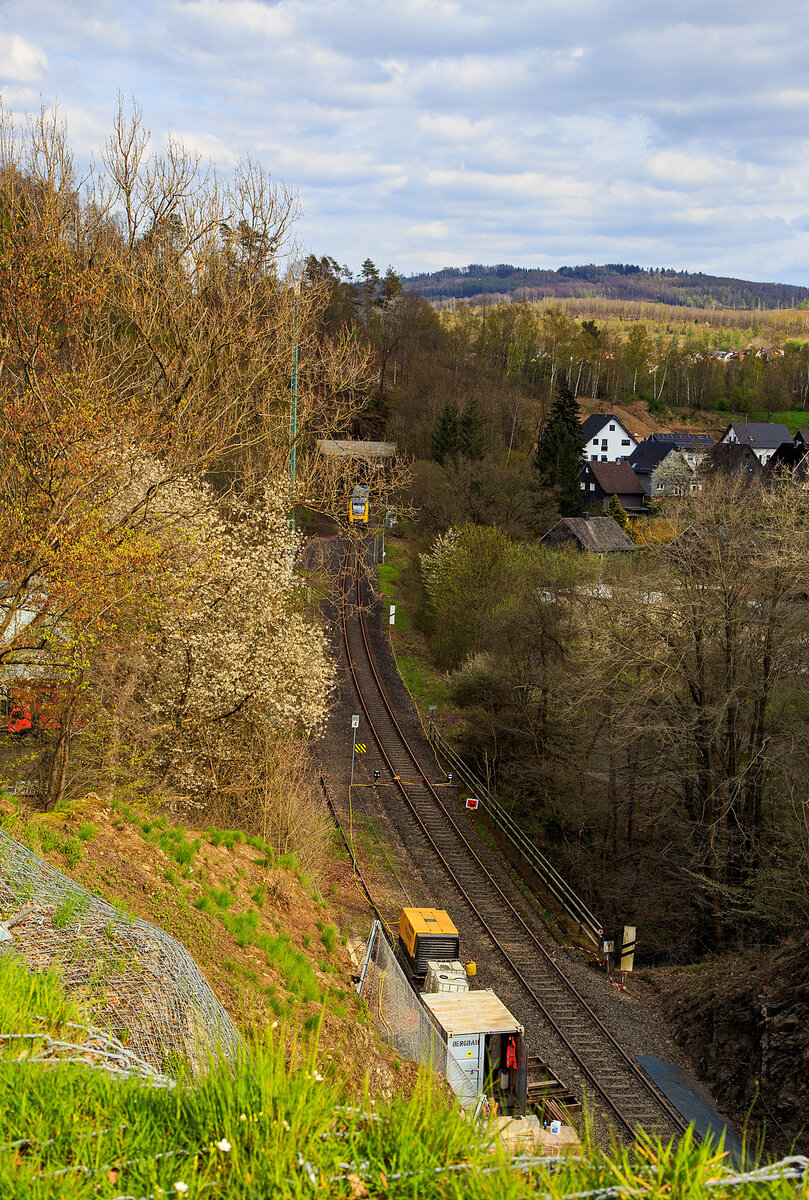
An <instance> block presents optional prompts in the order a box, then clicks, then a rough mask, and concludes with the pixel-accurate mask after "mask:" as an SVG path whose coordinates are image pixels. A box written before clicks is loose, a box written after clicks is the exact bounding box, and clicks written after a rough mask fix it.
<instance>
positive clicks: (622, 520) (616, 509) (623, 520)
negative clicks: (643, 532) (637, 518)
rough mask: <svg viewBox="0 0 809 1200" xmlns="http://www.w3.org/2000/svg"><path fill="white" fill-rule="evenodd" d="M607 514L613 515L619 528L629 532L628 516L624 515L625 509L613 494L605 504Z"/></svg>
mask: <svg viewBox="0 0 809 1200" xmlns="http://www.w3.org/2000/svg"><path fill="white" fill-rule="evenodd" d="M607 516H608V517H613V518H614V519H615V520H616V521H617V522H618V524H619V525H620V526H621V528H622V529H623V530H624V531H625V532H626V533H629V517H628V516H627V515H626V510H625V509H624V506H623V505H622V504H621V501H620V500H619V499H618V497H617V496H613V497H612V499H611V500H610V502H609V505H608V506H607Z"/></svg>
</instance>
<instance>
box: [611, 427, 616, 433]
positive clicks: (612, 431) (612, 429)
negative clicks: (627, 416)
mask: <svg viewBox="0 0 809 1200" xmlns="http://www.w3.org/2000/svg"><path fill="white" fill-rule="evenodd" d="M610 433H615V426H614V425H610Z"/></svg>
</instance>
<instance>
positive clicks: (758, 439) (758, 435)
mask: <svg viewBox="0 0 809 1200" xmlns="http://www.w3.org/2000/svg"><path fill="white" fill-rule="evenodd" d="M731 429H732V430H733V432H734V433H735V434H736V439H737V441H739V442H742V443H744V444H745V445H747V446H755V447H757V449H759V450H777V449H778V447H779V446H780V445H781V444H782V443H783V442H791V441H792V434H791V433H790V432H789V430H788V429H787V427H786V425H781V424H779V423H778V422H773V421H751V422H750V423H749V424H741V423H739V422H736V421H731V423H730V425H728V427H727V429H726V430H725V432H724V433H723V434H722V440H723V441H724V439H725V438H726V437H727V435H728V434H729V433H730V431H731Z"/></svg>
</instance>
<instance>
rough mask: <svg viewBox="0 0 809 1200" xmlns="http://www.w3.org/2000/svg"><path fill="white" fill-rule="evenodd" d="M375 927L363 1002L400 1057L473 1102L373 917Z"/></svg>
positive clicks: (463, 1075) (470, 1089)
mask: <svg viewBox="0 0 809 1200" xmlns="http://www.w3.org/2000/svg"><path fill="white" fill-rule="evenodd" d="M374 927H375V930H376V933H375V935H374V936H372V937H371V938H369V940H368V948H366V971H365V975H364V978H363V981H362V988H361V991H360V995H361V996H362V998H363V1000H365V1002H366V1004H367V1005H368V1009H369V1011H370V1013H371V1018H372V1020H373V1022H374V1028H375V1029H376V1032H377V1033H378V1034H379V1036H380V1037H381V1038H382V1039H383V1041H386V1042H387V1043H388V1045H390V1046H393V1047H394V1049H395V1050H398V1052H399V1054H401V1055H402V1057H403V1058H409V1059H410V1061H411V1062H415V1063H422V1064H423V1065H424V1066H431V1067H432V1069H433V1070H434V1071H437V1072H438V1073H439V1074H440V1075H443V1076H444V1077H445V1079H447V1081H448V1082H449V1084H450V1086H451V1087H452V1089H453V1091H454V1092H455V1093H456V1095H457V1096H458V1097H459V1098H460V1100H461V1103H462V1104H465V1105H466V1106H467V1107H469V1106H472V1105H474V1104H475V1103H476V1101H477V1099H478V1092H477V1089H476V1088H475V1087H474V1086H473V1085H472V1084H471V1083H470V1080H469V1078H468V1076H467V1074H466V1072H465V1071H464V1069H463V1067H462V1066H461V1064H460V1063H459V1062H458V1061H457V1060H456V1059H455V1058H454V1056H453V1055H452V1054H451V1052H450V1051H449V1049H448V1048H447V1044H446V1042H445V1041H444V1039H443V1038H442V1037H441V1034H440V1033H439V1032H438V1030H437V1029H436V1027H435V1025H434V1024H433V1022H432V1021H431V1020H430V1017H429V1016H428V1015H427V1011H426V1009H425V1008H424V1005H423V1004H422V1003H421V1001H420V1000H419V998H418V996H417V995H416V993H415V992H414V991H413V988H412V987H411V985H410V983H409V982H408V979H407V976H406V975H405V973H404V971H403V970H402V968H401V966H400V965H399V962H398V961H397V958H396V953H395V951H394V949H393V947H392V946H391V945H390V944H389V942H388V941H387V940H386V939H385V937H384V936H383V934H382V932H381V926H380V924H379V922H378V921H377V922H375V923H374ZM372 933H373V930H372Z"/></svg>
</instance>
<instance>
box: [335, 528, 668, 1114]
mask: <svg viewBox="0 0 809 1200" xmlns="http://www.w3.org/2000/svg"><path fill="white" fill-rule="evenodd" d="M350 558H351V545H350V544H349V547H348V549H347V551H346V555H345V559H344V563H343V571H342V602H341V621H342V632H343V642H344V645H345V651H346V658H347V661H348V665H349V668H350V671H351V675H352V678H353V680H354V685H355V687H356V689H357V696H358V698H359V701H360V704H361V705H362V708H363V711H364V713H365V717H366V720H367V721H368V725H369V728H370V729H371V731H372V733H373V735H374V739H375V740H376V743H377V746H378V747H379V751H380V753H381V754H382V757H383V758H384V760H385V762H386V763H387V765H388V767H389V769H390V772H391V775H392V776H393V778H394V781H395V782H396V783H397V785H398V787H399V790H400V791H401V793H402V795H403V796H404V799H405V801H406V803H407V805H408V808H409V809H410V812H411V813H412V815H413V817H414V818H415V820H416V822H417V823H418V825H419V826H420V828H421V830H422V832H423V834H424V836H425V837H426V838H427V841H428V842H429V844H430V845H431V846H432V848H433V851H434V853H435V854H436V855H437V857H438V859H439V860H440V862H441V864H442V866H443V867H444V869H445V871H446V872H447V874H448V875H449V876H450V878H451V879H452V881H453V883H454V884H455V886H456V888H457V889H458V891H459V892H460V894H461V896H462V898H463V900H464V902H465V903H466V904H467V906H468V907H469V909H470V911H471V912H472V913H473V914H474V916H475V918H476V920H477V921H478V922H479V923H480V925H481V926H482V927H483V928H484V929H485V931H486V933H487V935H488V936H489V938H491V940H492V943H493V944H494V945H495V946H496V947H497V949H498V951H499V952H500V954H501V956H502V957H503V958H504V959H505V961H506V963H507V964H508V966H509V968H510V970H511V971H512V972H513V975H514V978H515V979H516V981H517V982H518V984H519V985H520V986H521V987H522V988H523V990H524V991H525V992H526V993H527V994H528V995H529V996H530V997H531V999H532V1001H533V1002H534V1004H535V1005H536V1006H537V1008H538V1009H539V1011H540V1012H541V1014H542V1016H543V1017H544V1019H545V1020H546V1021H547V1023H548V1024H549V1025H550V1027H551V1028H552V1029H553V1030H554V1032H555V1033H556V1035H557V1037H558V1038H559V1039H560V1041H561V1042H562V1044H563V1045H564V1046H565V1048H566V1049H567V1051H568V1053H569V1054H570V1055H571V1057H572V1058H573V1060H574V1062H575V1063H576V1064H577V1066H578V1068H579V1070H580V1071H581V1073H582V1075H583V1076H584V1078H586V1079H587V1080H588V1081H589V1082H590V1084H591V1085H592V1086H593V1088H594V1089H595V1090H596V1091H597V1092H598V1094H599V1095H600V1096H601V1098H602V1100H603V1101H604V1102H605V1104H606V1105H607V1107H608V1108H609V1109H610V1110H611V1111H612V1113H613V1114H614V1116H615V1117H616V1118H617V1120H618V1121H619V1123H620V1124H621V1125H622V1126H623V1127H624V1129H625V1130H626V1131H627V1132H628V1133H629V1134H630V1135H634V1130H635V1126H634V1124H633V1123H632V1122H631V1121H630V1120H629V1119H628V1118H627V1117H626V1116H625V1114H624V1113H623V1112H622V1111H621V1109H620V1107H619V1106H618V1104H617V1103H616V1101H615V1100H614V1098H613V1097H612V1096H610V1095H609V1093H608V1092H607V1091H606V1090H605V1088H604V1087H602V1085H601V1083H600V1082H599V1080H598V1078H597V1077H596V1076H595V1074H594V1073H593V1071H592V1070H591V1068H590V1067H589V1066H588V1064H587V1063H586V1062H585V1061H584V1060H583V1059H582V1057H581V1056H580V1054H579V1053H578V1052H577V1050H576V1048H575V1046H573V1045H572V1043H571V1042H570V1040H569V1038H568V1037H567V1036H566V1035H565V1033H564V1031H563V1030H562V1029H561V1028H560V1026H559V1024H558V1022H557V1021H556V1019H555V1018H554V1016H553V1014H552V1013H550V1012H549V1011H548V1009H547V1007H546V1005H545V1004H544V1003H543V1001H542V1000H541V999H540V997H539V996H538V995H537V993H536V991H535V990H534V988H533V987H532V986H531V984H530V983H529V982H528V981H527V980H526V979H525V977H524V975H523V973H522V971H521V970H520V968H519V966H518V965H517V963H516V962H515V961H514V959H513V958H512V956H511V955H510V954H509V952H508V950H506V948H505V947H504V946H503V945H502V943H501V942H500V940H499V939H498V937H497V935H496V934H495V933H494V931H493V930H492V929H491V927H490V926H489V924H488V923H487V921H486V920H485V918H484V917H483V916H482V915H481V913H480V912H479V911H478V908H477V906H476V905H475V903H474V901H473V900H472V898H471V897H470V896H469V894H468V892H467V890H466V888H465V886H464V884H463V883H462V881H461V880H460V879H459V878H458V876H457V874H456V872H455V871H454V870H453V868H452V866H451V865H450V863H449V862H448V860H447V858H446V857H445V855H444V854H443V853H442V851H441V850H440V848H439V847H438V845H437V844H436V842H435V840H434V838H433V836H432V834H431V833H430V831H429V829H428V828H427V826H426V824H425V823H424V821H423V820H422V817H421V814H420V813H419V812H418V810H417V808H416V806H415V805H414V804H413V801H412V800H411V798H410V796H409V794H408V791H407V788H406V786H405V785H404V784H403V783H402V781H401V779H400V778H399V777H398V773H397V771H396V769H395V767H394V766H393V763H392V762H391V760H390V758H389V756H388V753H387V751H386V749H385V746H384V744H383V739H382V738H381V736H380V734H379V732H378V731H377V728H376V726H375V725H374V722H373V719H372V717H371V714H370V712H369V709H368V704H367V702H366V697H365V695H364V694H363V689H362V687H361V684H360V681H359V679H358V677H357V667H356V663H355V660H354V658H353V657H352V654H351V647H350V644H349V637H348V625H347V613H346V607H347V596H348V568H349V562H350ZM356 560H357V575H356V588H357V614H358V622H357V623H358V627H359V630H360V633H361V635H362V644H363V646H364V650H365V656H366V659H367V665H368V666H369V668H370V671H371V673H372V675H373V678H374V681H375V683H376V690H377V693H378V696H379V698H380V699H381V702H382V704H383V706H384V709H385V710H386V712H387V715H388V717H389V719H390V721H391V722H392V724H393V727H394V729H395V730H396V733H397V735H398V738H399V740H400V742H401V744H402V746H403V748H404V750H405V751H406V753H407V755H408V756H409V757H410V759H411V761H412V763H413V765H414V766H415V768H416V770H417V771H418V773H419V775H420V776H421V781H422V783H423V785H424V786H425V787H426V788H427V790H428V791H429V793H430V794H431V796H432V797H433V799H434V800H435V803H436V804H437V806H438V808H439V810H440V811H441V813H442V814H443V816H444V818H445V819H446V821H447V823H448V825H449V826H450V827H451V828H452V830H453V831H454V833H455V835H456V837H457V838H458V839H459V840H460V842H461V843H462V844H463V846H464V847H465V849H466V851H467V853H468V855H469V856H470V858H471V859H472V860H473V861H474V863H475V864H476V865H477V867H478V869H479V870H480V872H481V873H482V875H483V876H484V878H485V879H486V880H487V881H488V884H489V885H490V887H491V888H492V890H493V891H494V892H496V893H497V894H498V895H499V897H500V899H501V901H502V902H503V903H504V904H505V906H506V907H507V909H508V910H509V911H510V913H511V914H512V916H513V917H514V918H515V919H516V921H517V923H518V924H519V926H521V928H522V930H523V931H524V933H525V935H526V936H527V937H528V939H529V940H530V942H531V943H532V946H533V948H534V949H536V950H538V951H539V953H540V955H541V958H542V960H543V961H544V963H545V965H546V966H547V967H548V968H549V969H550V970H551V971H552V973H553V974H554V975H555V976H556V978H557V979H558V981H559V982H560V983H561V984H562V985H563V987H564V988H565V989H566V990H567V992H568V993H569V995H570V996H572V998H573V999H574V1001H575V1003H576V1004H577V1006H578V1008H579V1009H580V1010H582V1011H583V1012H584V1013H585V1014H586V1016H587V1017H588V1018H589V1020H590V1022H591V1023H592V1025H594V1026H595V1027H596V1029H597V1030H598V1033H599V1035H600V1037H601V1038H602V1039H603V1040H605V1041H606V1042H608V1044H609V1045H610V1046H611V1048H612V1049H613V1050H614V1051H615V1053H616V1054H617V1056H618V1060H619V1062H620V1063H621V1065H622V1066H623V1067H624V1069H625V1070H626V1071H628V1072H629V1074H630V1076H631V1077H632V1079H633V1080H635V1081H636V1082H637V1083H639V1084H640V1085H641V1087H642V1088H643V1089H644V1090H645V1092H646V1093H647V1095H648V1096H649V1097H650V1098H651V1100H652V1101H653V1102H654V1104H655V1105H656V1106H657V1108H659V1109H661V1110H662V1111H663V1113H665V1115H666V1117H667V1118H668V1120H669V1121H671V1122H672V1123H673V1124H674V1126H675V1127H676V1128H677V1129H679V1130H680V1131H685V1129H686V1128H687V1122H686V1121H684V1119H683V1117H682V1116H681V1114H680V1113H679V1112H678V1111H677V1110H676V1109H675V1108H674V1107H673V1105H671V1104H670V1102H669V1101H668V1099H667V1097H666V1096H664V1095H663V1094H662V1093H661V1092H660V1091H659V1090H658V1089H657V1088H656V1086H655V1085H654V1083H653V1082H652V1081H651V1080H650V1079H648V1078H647V1077H646V1075H645V1074H644V1073H643V1071H642V1070H641V1068H640V1067H639V1066H638V1065H637V1063H635V1062H634V1061H633V1059H632V1058H631V1057H630V1055H629V1054H628V1053H627V1052H626V1050H624V1048H623V1046H621V1044H620V1043H619V1042H618V1041H617V1040H616V1038H615V1036H614V1035H613V1034H612V1033H611V1031H610V1030H609V1029H608V1028H607V1026H606V1025H605V1024H604V1023H603V1022H602V1021H601V1019H600V1017H598V1015H597V1014H596V1013H595V1012H594V1011H593V1010H592V1008H591V1007H590V1005H589V1004H588V1003H587V1001H586V1000H585V999H584V997H583V996H582V995H581V993H580V992H579V991H578V990H577V989H576V987H575V986H574V985H573V984H572V983H571V982H570V980H569V979H568V978H567V976H566V975H565V974H564V972H563V971H562V970H561V968H560V967H559V965H558V963H556V962H554V960H553V958H552V957H551V955H550V954H549V953H548V951H547V950H546V949H545V947H544V946H543V945H542V943H541V942H540V941H539V940H538V939H537V937H536V936H535V934H534V933H533V931H532V930H531V929H530V927H529V926H528V925H527V924H526V922H525V920H524V919H523V917H522V916H521V915H520V913H519V912H518V911H517V910H516V909H515V907H514V905H513V904H512V903H511V901H510V900H509V899H508V897H507V896H506V895H505V893H504V892H503V890H502V888H501V887H500V885H499V884H498V883H497V881H496V880H495V879H494V878H492V876H491V874H490V873H489V871H488V869H487V867H486V866H485V864H484V863H483V862H482V861H481V859H480V858H479V857H478V855H477V853H476V851H475V850H474V849H473V847H472V846H471V845H470V844H469V842H468V841H467V839H466V837H465V836H464V834H463V833H462V832H461V830H460V829H459V828H458V826H457V824H456V822H455V820H454V818H453V817H452V815H451V814H450V812H449V811H448V809H447V808H446V806H445V805H444V802H443V800H442V799H441V797H440V796H439V794H438V792H436V790H435V788H434V787H433V785H432V783H431V782H430V780H429V779H428V777H427V774H426V772H425V771H424V769H423V767H422V766H421V763H420V762H419V760H418V757H417V756H416V754H415V753H414V752H413V750H412V749H411V747H410V744H409V742H408V740H407V738H406V737H405V735H404V733H403V732H402V730H401V728H400V726H399V722H398V721H397V720H396V717H395V715H394V712H393V709H392V708H391V706H390V703H389V702H388V698H387V695H386V693H385V690H384V688H383V686H382V682H381V680H380V678H379V674H378V672H377V669H376V664H375V663H374V659H373V655H372V653H371V648H370V645H369V644H368V637H367V632H366V629H365V622H364V619H363V615H362V595H361V579H362V561H361V559H360V556H359V554H356Z"/></svg>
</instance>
